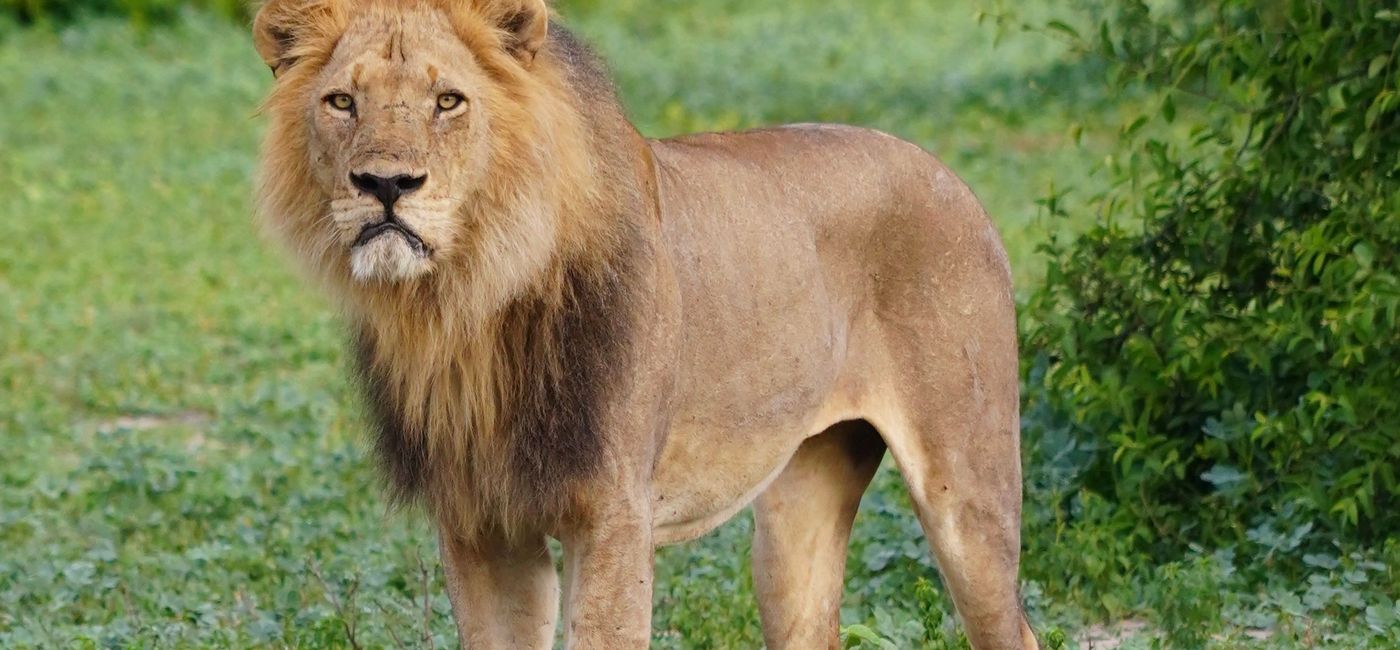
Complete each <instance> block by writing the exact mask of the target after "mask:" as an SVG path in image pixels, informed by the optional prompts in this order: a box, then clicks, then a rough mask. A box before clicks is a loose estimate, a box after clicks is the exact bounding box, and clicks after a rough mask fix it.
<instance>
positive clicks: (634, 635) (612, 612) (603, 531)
mask: <svg viewBox="0 0 1400 650" xmlns="http://www.w3.org/2000/svg"><path fill="white" fill-rule="evenodd" d="M637 501H638V503H628V504H626V505H622V506H620V507H616V508H613V509H611V510H610V511H609V512H606V513H604V514H601V516H598V517H596V518H595V519H594V521H592V522H590V523H589V524H588V525H587V526H585V527H583V528H581V529H578V530H574V531H571V532H570V534H569V535H567V536H566V537H565V539H563V540H562V541H563V543H564V594H565V599H566V604H565V613H564V621H565V627H564V639H565V642H564V647H565V648H568V649H570V650H595V649H597V650H614V649H618V650H621V649H626V648H646V647H647V646H648V645H649V643H650V641H651V590H652V559H653V549H652V534H651V531H652V526H651V519H650V503H649V501H648V500H646V499H638V500H637Z"/></svg>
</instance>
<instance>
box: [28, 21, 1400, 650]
mask: <svg viewBox="0 0 1400 650" xmlns="http://www.w3.org/2000/svg"><path fill="white" fill-rule="evenodd" d="M976 7H977V3H976V1H975V0H948V1H941V2H927V3H910V2H904V1H903V0H867V1H865V2H859V3H857V2H848V3H843V2H818V1H816V0H802V1H798V2H785V3H753V2H739V1H738V0H706V1H704V2H674V1H671V2H655V1H652V2H642V1H641V0H612V1H604V0H596V1H593V2H584V1H577V2H572V3H565V7H564V10H565V15H566V17H567V18H571V19H572V20H570V21H569V22H570V23H571V24H572V25H574V26H575V27H576V28H577V30H578V31H580V32H581V33H583V34H584V35H585V36H587V37H589V38H590V39H591V40H592V41H593V42H594V43H595V44H596V45H597V47H598V49H599V50H600V51H601V52H602V53H604V54H605V55H606V56H607V57H608V58H610V59H611V61H612V63H613V67H614V69H615V72H616V74H617V77H618V79H619V82H620V87H621V90H622V92H623V95H624V97H625V99H626V101H627V103H628V105H629V107H630V110H631V113H632V116H633V118H634V119H635V120H636V122H637V123H638V124H639V125H640V126H641V127H642V128H643V130H644V131H645V132H647V133H648V134H651V135H666V134H671V133H678V132H683V131H690V130H700V129H720V128H738V127H745V126H751V125H758V124H766V123H773V122H782V121H810V120H835V121H844V122H852V123H858V124H865V125H870V126H875V127H879V128H882V129H885V130H888V131H890V132H893V133H896V134H899V135H902V136H904V137H907V138H910V139H912V140H914V141H916V142H919V143H920V144H922V145H924V146H926V147H927V148H929V149H930V150H932V151H934V152H935V153H937V154H939V155H940V156H941V157H943V158H944V159H945V160H946V161H947V162H948V163H949V164H950V165H952V166H953V167H954V169H956V170H957V171H959V173H961V174H962V175H963V176H964V177H965V178H966V179H967V180H968V182H969V183H970V184H971V185H972V186H973V188H974V189H975V190H976V191H977V192H978V194H979V195H980V196H981V197H982V198H983V199H984V201H985V202H986V203H987V205H988V207H989V209H990V211H991V212H992V214H993V216H994V218H995V219H996V220H997V222H998V224H999V225H1000V226H1001V229H1002V232H1003V233H1004V235H1005V238H1006V240H1007V244H1008V248H1009V249H1010V251H1011V255H1012V258H1013V261H1014V264H1015V267H1016V275H1017V278H1018V279H1019V280H1020V281H1021V282H1022V283H1023V284H1024V283H1031V282H1034V281H1035V278H1036V277H1038V276H1039V274H1040V269H1039V268H1038V265H1039V262H1038V261H1037V258H1036V257H1035V256H1034V255H1033V254H1032V251H1033V248H1034V246H1035V244H1036V242H1037V241H1039V240H1040V238H1041V237H1043V236H1044V230H1043V228H1042V227H1041V226H1040V225H1038V223H1037V221H1036V218H1035V217H1036V214H1037V209H1036V206H1035V200H1036V199H1037V198H1038V197H1039V196H1041V195H1043V194H1044V193H1045V192H1046V191H1047V190H1048V189H1049V188H1050V187H1051V186H1052V183H1053V185H1054V186H1055V187H1057V188H1063V187H1065V186H1074V187H1079V188H1082V190H1083V191H1086V192H1087V191H1092V190H1093V189H1094V188H1096V187H1098V185H1099V184H1101V183H1102V182H1103V181H1101V180H1098V178H1097V177H1096V175H1095V171H1094V170H1095V164H1094V161H1095V160H1097V159H1098V158H1099V157H1101V156H1102V155H1103V154H1104V153H1105V152H1106V150H1107V149H1106V147H1108V146H1109V145H1110V144H1111V143H1112V142H1113V133H1114V129H1115V128H1116V123H1115V120H1114V116H1115V115H1116V111H1117V110H1118V109H1117V108H1116V106H1115V105H1113V104H1111V103H1109V102H1106V101H1105V100H1104V99H1103V98H1102V97H1099V96H1096V95H1095V94H1094V92H1092V90H1086V89H1087V88H1091V86H1090V85H1088V84H1086V83H1085V82H1086V80H1092V77H1093V74H1094V70H1092V69H1085V68H1084V67H1083V66H1068V65H1064V64H1061V63H1058V54H1059V51H1058V50H1057V48H1056V45H1055V42H1054V41H1052V40H1049V39H1045V38H1043V37H1038V36H1018V37H1016V38H1013V39H1010V40H1009V41H1007V42H1006V43H1004V44H1002V45H1001V46H999V47H993V42H992V41H993V37H994V32H993V30H992V29H991V28H990V27H979V26H978V25H977V24H976V22H975V20H974V11H975V9H976ZM1038 7H1040V4H1039V3H1036V4H1035V5H1034V7H1032V9H1028V10H1026V11H1028V12H1031V13H1032V14H1034V13H1035V11H1036V8H1038ZM269 82H270V79H269V76H268V75H267V72H266V68H265V67H264V66H263V65H262V64H261V62H260V61H259V60H258V58H257V56H256V55H255V54H254V53H253V50H252V48H251V45H250V44H249V39H248V37H247V35H246V33H245V32H244V31H243V30H242V29H241V28H238V27H235V26H230V25H228V24H226V23H222V22H218V21H214V20H211V19H207V18H203V17H200V16H198V15H195V16H192V17H187V18H186V19H184V20H182V21H180V22H178V23H177V24H175V25H173V26H172V27H170V28H168V29H153V30H149V31H136V30H133V29H132V28H130V27H129V26H127V25H126V24H124V23H120V22H110V21H109V22H102V21H96V22H84V23H80V24H78V25H76V26H73V27H70V28H64V29H62V30H61V31H58V32H56V33H55V32H51V31H31V32H26V31H15V30H13V29H9V30H8V31H0V116H3V118H0V197H3V199H0V223H3V224H4V225H5V231H6V236H5V241H4V242H3V243H0V646H3V647H36V646H37V647H57V646H80V647H81V646H103V647H107V646H123V647H124V646H136V647H183V646H191V645H197V646H230V647H247V646H264V645H274V646H284V645H285V646H299V647H345V646H346V645H347V644H348V640H347V639H348V636H349V634H350V633H351V631H352V630H353V635H354V637H355V639H356V640H357V641H358V642H359V643H360V644H361V645H364V646H365V647H381V646H388V645H400V644H402V645H405V646H416V645H426V643H424V641H423V639H424V637H425V636H429V637H431V643H432V644H433V645H436V646H439V647H444V646H448V645H449V644H450V643H454V642H455V634H454V632H453V631H452V626H451V622H450V619H449V616H448V607H447V601H446V598H445V595H444V594H443V591H442V586H441V579H440V574H439V573H438V569H437V561H436V557H435V551H434V546H433V541H432V536H431V534H430V532H429V531H428V529H427V527H426V525H425V524H424V522H423V521H422V518H421V517H420V516H418V514H417V513H414V512H408V513H386V511H385V507H384V500H383V499H382V498H381V493H380V490H379V486H378V484H377V481H376V478H375V474H374V471H373V469H372V467H371V463H370V462H369V460H368V459H367V458H366V457H365V455H364V445H363V444H361V443H362V423H361V419H360V415H359V410H358V407H357V406H356V397H355V394H354V392H353V390H352V389H351V387H350V386H349V385H348V383H347V381H346V373H345V370H346V364H345V360H344V358H343V355H342V343H341V339H342V331H341V328H340V325H339V324H338V321H337V320H336V318H335V316H334V314H333V313H332V310H331V308H330V307H329V306H328V305H327V304H326V302H325V301H323V300H322V299H320V298H319V297H318V296H317V295H316V294H315V293H314V292H313V291H310V290H309V289H307V288H306V286H305V284H304V283H303V282H301V281H300V280H299V279H298V278H296V277H295V276H294V274H293V273H291V272H290V270H289V268H288V265H287V264H286V263H285V262H284V261H283V260H282V259H281V258H280V257H278V256H277V255H275V254H273V253H271V252H270V247H269V246H267V245H266V244H265V243H264V242H262V241H260V239H259V237H258V235H257V233H256V232H255V229H254V227H253V225H252V220H251V217H250V213H251V209H250V206H249V204H250V201H249V197H250V195H251V192H252V189H251V183H250V174H251V171H252V168H253V166H254V160H255V149H256V145H257V138H258V133H259V131H260V128H261V122H260V121H259V120H258V119H256V118H254V117H252V114H253V112H254V110H255V107H256V105H257V103H258V101H259V99H260V97H261V95H262V93H263V92H265V90H266V88H267V86H268V84H269ZM1076 121H1079V122H1084V123H1087V124H1091V125H1093V124H1102V126H1093V127H1091V128H1088V129H1087V131H1086V136H1085V142H1086V147H1085V148H1076V147H1074V146H1073V143H1072V141H1071V139H1070V137H1069V135H1068V132H1069V129H1068V125H1069V124H1070V123H1072V122H1076ZM1087 218H1089V217H1087V216H1086V217H1083V219H1087ZM1081 223H1082V221H1081ZM1064 225H1065V224H1056V227H1061V226H1064ZM1071 225H1072V224H1071ZM1028 477H1029V478H1030V485H1031V492H1029V493H1028V495H1027V520H1028V522H1029V524H1028V528H1027V531H1026V537H1027V542H1026V544H1027V547H1028V551H1029V554H1028V556H1027V559H1026V562H1027V565H1026V568H1025V575H1026V583H1025V586H1024V591H1025V596H1026V599H1027V602H1028V606H1029V607H1030V610H1031V614H1032V617H1033V618H1034V619H1035V621H1036V622H1037V623H1038V624H1039V626H1040V627H1041V629H1042V630H1048V631H1051V632H1052V634H1051V636H1052V637H1053V636H1056V635H1062V634H1063V633H1062V632H1060V631H1059V630H1058V628H1061V627H1063V628H1064V629H1066V630H1068V632H1069V633H1070V634H1071V635H1073V634H1074V633H1075V632H1076V630H1078V629H1079V628H1080V627H1081V626H1083V625H1086V624H1088V623H1092V622H1095V621H1098V620H1102V619H1104V618H1123V617H1135V618H1144V619H1147V620H1149V621H1151V623H1152V625H1153V626H1154V628H1153V629H1165V630H1168V631H1175V630H1181V629H1186V630H1191V629H1197V630H1207V631H1208V632H1209V633H1210V634H1218V635H1220V638H1219V639H1218V640H1217V641H1216V642H1215V643H1216V645H1220V646H1222V647H1246V646H1252V647H1265V646H1270V647H1272V646H1280V645H1281V646H1284V647H1293V646H1299V647H1302V646H1308V645H1317V644H1321V645H1328V644H1332V645H1338V646H1339V647H1356V646H1359V645H1364V644H1368V643H1370V644H1375V643H1378V641H1377V640H1378V639H1379V640H1380V641H1379V642H1384V641H1385V639H1386V637H1385V636H1383V635H1384V634H1387V633H1388V634H1391V635H1392V636H1391V637H1390V640H1392V641H1393V640H1396V639H1395V637H1394V636H1393V635H1394V634H1395V630H1396V626H1395V624H1394V623H1393V620H1394V618H1395V613H1394V609H1395V608H1394V597H1395V594H1396V589H1395V586H1394V585H1395V575H1394V573H1395V570H1394V565H1395V562H1394V559H1395V558H1397V557H1400V552H1397V551H1394V550H1392V551H1391V552H1388V553H1387V554H1384V555H1381V556H1379V557H1378V558H1377V557H1372V556H1361V557H1359V558H1350V557H1348V556H1347V555H1346V554H1345V553H1342V552H1339V554H1338V555H1339V559H1333V560H1331V561H1333V562H1335V563H1336V565H1335V566H1333V565H1332V564H1329V563H1328V560H1327V558H1324V559H1322V560H1318V562H1320V563H1321V564H1319V565H1318V566H1317V567H1316V571H1315V572H1314V573H1313V574H1312V576H1311V577H1312V578H1315V579H1314V580H1313V582H1308V583H1303V582H1302V581H1301V578H1300V579H1298V580H1294V581H1291V582H1282V583H1258V582H1257V581H1255V582H1244V581H1241V580H1240V579H1238V578H1237V577H1235V573H1234V567H1235V565H1236V564H1237V563H1243V562H1245V561H1246V559H1243V558H1242V559H1239V560H1232V559H1230V558H1228V557H1226V556H1220V555H1219V554H1214V555H1213V554H1207V553H1200V554H1197V555H1194V556H1192V557H1188V558H1183V559H1182V561H1181V562H1180V563H1176V564H1172V565H1168V566H1166V567H1161V568H1154V567H1142V566H1134V565H1133V564H1132V561H1133V559H1132V558H1125V557H1122V556H1119V555H1115V554H1114V551H1113V548H1114V542H1113V539H1112V535H1111V534H1110V533H1108V532H1104V531H1098V530H1095V529H1092V528H1088V529H1085V528H1076V527H1073V526H1069V525H1066V524H1064V522H1063V517H1057V516H1056V509H1055V508H1054V506H1053V505H1051V504H1052V499H1050V494H1051V493H1050V492H1049V491H1048V488H1044V486H1045V485H1049V484H1052V483H1053V480H1051V479H1049V478H1047V477H1046V475H1045V472H1044V471H1042V470H1039V469H1037V468H1034V467H1030V468H1028ZM1092 506H1093V504H1087V505H1084V504H1081V505H1080V507H1081V508H1092ZM751 527H752V523H751V519H750V518H749V516H748V515H747V514H744V515H741V516H739V517H738V518H736V520H735V521H733V522H731V523H729V524H727V525H725V526H724V527H722V528H721V529H720V530H718V531H716V532H715V533H714V534H712V535H710V536H707V537H706V538H704V539H702V540H699V541H697V542H694V543H690V544H685V545H681V546H678V547H674V548H668V549H663V550H661V551H660V552H659V554H658V564H657V581H656V584H657V589H656V617H655V623H654V629H655V634H656V637H655V639H656V644H655V645H657V646H659V647H715V648H752V647H758V646H759V645H761V637H760V635H759V629H758V619H757V613H756V609H755V607H754V602H753V596H752V585H751V581H750V579H749V577H748V549H749V541H748V538H749V533H750V531H751ZM1084 554H1091V555H1093V556H1094V557H1099V556H1101V557H1103V558H1104V559H1103V562H1104V563H1106V565H1108V566H1109V568H1108V569H1105V571H1104V574H1105V575H1108V576H1110V577H1111V579H1108V580H1104V581H1100V582H1097V583H1093V584H1084V583H1081V582H1080V581H1078V580H1075V579H1073V577H1072V576H1064V575H1062V574H1061V573H1060V571H1059V568H1058V567H1060V566H1065V564H1064V563H1062V560H1064V559H1065V558H1066V557H1068V556H1070V555H1084ZM1248 561H1250V562H1254V561H1255V559H1252V558H1251V559H1249V560H1248ZM921 580H932V581H933V582H931V583H925V582H921ZM936 584H937V583H936V578H935V573H934V570H933V567H932V564H931V562H930V560H929V556H928V553H927V550H926V546H925V544H924V543H923V540H922V537H921V534H920V532H919V529H918V525H917V522H916V521H915V520H914V519H913V517H912V516H911V514H910V510H909V507H908V503H907V499H906V497H905V495H904V492H903V489H902V487H901V486H900V483H899V480H898V477H897V476H896V475H895V474H894V473H893V472H891V471H888V470H886V471H884V472H882V473H881V475H880V476H879V477H878V478H877V481H876V485H875V487H874V488H873V489H872V490H871V491H870V493H869V495H868V496H867V498H866V500H865V502H864V504H863V506H862V512H861V515H860V518H859V520H858V523H857V528H856V532H855V539H854V542H853V545H852V550H851V555H850V569H849V571H848V587H847V597H846V600H845V603H844V608H843V621H844V622H845V623H847V624H850V625H853V626H855V625H860V626H864V627H852V628H850V631H851V638H852V643H853V644H855V643H857V642H859V641H858V639H857V638H856V637H857V636H859V634H860V633H863V632H864V631H865V630H867V629H868V630H870V631H872V632H873V633H874V634H875V635H878V636H880V637H882V638H884V639H885V640H886V641H887V642H888V643H892V644H894V646H895V647H929V648H942V647H957V644H958V643H959V640H958V636H957V632H956V629H955V627H954V625H953V622H952V617H951V615H950V614H949V613H948V612H949V606H948V603H947V600H946V598H945V597H944V596H943V595H942V594H941V591H940V590H939V588H938V587H937V586H936ZM425 587H426V590H425ZM425 591H426V593H427V594H428V596H427V598H428V600H427V601H426V602H427V606H428V608H429V609H430V613H431V615H430V616H429V617H427V621H426V622H425V616H424V614H423V608H424V597H425ZM1348 593H1355V594H1362V595H1364V597H1363V596H1362V595H1358V596H1355V598H1351V597H1349V596H1348V595H1347V594H1348ZM1310 594H1311V595H1310ZM1349 598H1350V599H1349ZM1387 599H1388V600H1387ZM1192 603H1195V605H1191V606H1188V605H1190V604H1192ZM1358 603H1359V605H1358ZM1368 608H1369V609H1368ZM1387 616H1389V617H1390V618H1389V619H1387V618H1386V617H1387ZM1388 621H1389V622H1388ZM1250 627H1264V628H1268V629H1270V630H1273V633H1274V634H1275V636H1274V637H1273V638H1272V639H1270V640H1268V641H1258V640H1251V639H1250V638H1249V637H1247V636H1245V633H1244V631H1245V630H1246V629H1248V628H1250ZM1373 627H1374V629H1375V630H1377V631H1374V632H1372V631H1368V630H1371V629H1372V628H1373ZM1353 628H1354V629H1353ZM1387 630H1389V632H1386V631H1387ZM1329 635H1331V636H1329ZM1151 637H1152V634H1150V633H1148V634H1144V635H1142V636H1140V637H1139V638H1138V639H1137V641H1135V643H1137V644H1138V647H1145V646H1146V644H1148V643H1150V642H1151ZM865 643H867V644H869V645H873V644H874V643H875V642H872V641H867V642H865ZM1071 645H1073V643H1072V642H1071ZM1377 647H1380V646H1377Z"/></svg>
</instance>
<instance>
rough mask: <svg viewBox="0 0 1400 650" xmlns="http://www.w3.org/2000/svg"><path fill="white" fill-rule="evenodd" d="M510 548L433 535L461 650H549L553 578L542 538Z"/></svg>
mask: <svg viewBox="0 0 1400 650" xmlns="http://www.w3.org/2000/svg"><path fill="white" fill-rule="evenodd" d="M527 539H528V541H524V540H520V541H514V542H511V543H508V542H506V541H505V540H503V539H499V538H488V539H484V540H476V541H469V540H463V539H461V538H458V537H455V536H453V535H451V534H450V533H447V532H445V531H444V530H443V529H439V531H438V546H439V549H440V550H441V552H442V568H443V573H444V574H446V577H447V595H448V598H449V599H450V600H451V601H452V616H453V618H455V619H456V621H457V634H458V636H459V639H460V643H461V646H462V647H463V648H470V649H471V650H494V649H496V648H511V649H513V648H550V647H552V646H553V645H554V623H555V619H556V617H557V616H558V612H559V576H558V574H557V573H555V571H554V561H553V560H552V559H551V558H550V555H549V547H548V546H546V545H545V538H544V536H543V535H539V536H532V537H529V538H527Z"/></svg>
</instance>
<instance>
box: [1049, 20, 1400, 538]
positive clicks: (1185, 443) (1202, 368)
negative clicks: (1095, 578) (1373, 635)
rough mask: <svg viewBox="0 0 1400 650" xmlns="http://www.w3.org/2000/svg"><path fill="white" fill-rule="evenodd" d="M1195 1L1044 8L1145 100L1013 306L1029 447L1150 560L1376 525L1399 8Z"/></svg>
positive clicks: (1383, 457)
mask: <svg viewBox="0 0 1400 650" xmlns="http://www.w3.org/2000/svg"><path fill="white" fill-rule="evenodd" d="M1211 5H1212V6H1210V7H1208V8H1205V7H1202V6H1201V5H1200V4H1197V3H1189V2H1181V3H1177V4H1172V3H1158V2H1153V3H1150V6H1149V3H1144V2H1141V1H1136V0H1135V1H1130V2H1120V3H1112V7H1111V9H1110V8H1106V7H1100V9H1101V11H1100V12H1098V13H1097V14H1096V15H1097V16H1098V17H1099V22H1098V24H1096V25H1095V26H1094V30H1093V32H1094V35H1093V36H1087V37H1081V36H1079V33H1078V30H1076V29H1075V28H1074V27H1071V26H1070V25H1068V24H1065V23H1052V24H1051V26H1050V31H1052V32H1055V33H1057V34H1059V35H1062V36H1063V37H1065V38H1068V39H1070V40H1072V41H1073V42H1074V43H1076V44H1077V46H1078V48H1079V51H1080V52H1081V54H1082V55H1083V56H1098V57H1104V58H1107V59H1109V60H1111V61H1112V62H1113V66H1114V70H1115V73H1114V74H1113V75H1112V77H1111V82H1110V83H1111V84H1112V85H1113V86H1114V87H1115V89H1117V90H1120V91H1124V90H1129V89H1133V90H1135V91H1141V90H1142V89H1144V88H1146V90H1147V91H1148V92H1149V93H1157V94H1152V95H1150V96H1151V97H1156V98H1157V101H1158V102H1160V103H1155V102H1154V103H1153V104H1152V109H1151V110H1150V111H1147V112H1146V113H1145V114H1143V115H1141V116H1140V117H1137V118H1136V119H1131V120H1129V122H1128V126H1126V127H1125V128H1124V131H1123V136H1122V137H1123V139H1122V143H1121V154H1120V155H1118V156H1116V157H1114V158H1113V159H1112V160H1111V162H1110V164H1109V168H1110V171H1111V172H1112V173H1113V174H1114V177H1115V179H1116V183H1115V185H1114V189H1112V190H1110V191H1109V192H1107V193H1105V194H1103V195H1101V196H1097V197H1094V198H1093V199H1091V200H1090V201H1088V203H1089V205H1087V206H1084V209H1091V210H1093V211H1095V213H1096V214H1100V215H1102V217H1103V218H1102V221H1101V223H1100V224H1099V225H1098V226H1096V227H1094V228H1092V229H1091V230H1089V231H1088V232H1086V233H1084V234H1083V235H1081V236H1078V237H1075V238H1073V239H1071V240H1068V241H1060V240H1054V239H1052V240H1051V241H1050V242H1049V243H1048V244H1047V245H1045V246H1044V247H1043V250H1044V252H1045V253H1046V254H1047V256H1048V259H1049V260H1050V262H1049V265H1048V268H1047V271H1046V281H1045V283H1044V285H1043V286H1041V287H1040V288H1038V289H1037V290H1036V291H1035V292H1034V294H1033V295H1031V296H1030V298H1029V299H1028V300H1027V302H1026V305H1025V308H1024V309H1023V314H1024V317H1023V320H1022V332H1023V345H1024V354H1025V363H1024V366H1025V367H1026V368H1027V377H1026V380H1027V385H1028V390H1027V393H1028V397H1027V408H1026V413H1027V415H1028V427H1029V431H1030V432H1031V436H1032V437H1031V443H1030V448H1031V449H1032V450H1033V454H1034V456H1035V458H1033V459H1032V460H1031V462H1032V463H1048V464H1051V465H1055V466H1056V467H1057V468H1058V470H1057V471H1059V472H1060V474H1063V475H1067V476H1068V477H1069V478H1068V479H1065V480H1063V481H1061V482H1062V483H1063V484H1062V485H1060V486H1058V487H1059V488H1060V489H1059V493H1060V494H1063V495H1066V499H1065V504H1066V506H1065V507H1066V508H1069V509H1071V510H1072V508H1073V506H1072V504H1070V502H1071V501H1074V502H1079V501H1080V500H1082V498H1083V493H1089V494H1098V495H1103V496H1104V497H1106V498H1107V499H1108V500H1109V501H1111V502H1113V503H1114V504H1115V505H1114V508H1115V514H1114V518H1115V520H1116V521H1117V522H1118V523H1119V524H1120V525H1121V527H1122V528H1123V529H1124V530H1125V531H1126V532H1127V533H1128V535H1127V538H1129V539H1132V540H1135V542H1134V544H1135V545H1136V546H1137V547H1138V548H1139V549H1141V550H1146V551H1155V552H1158V553H1159V554H1160V555H1159V556H1160V557H1167V554H1170V553H1174V552H1179V551H1180V550H1182V549H1183V548H1184V546H1185V544H1186V543H1188V542H1202V543H1211V544H1225V545H1228V544H1234V543H1252V544H1255V545H1257V546H1259V547H1261V548H1263V550H1265V551H1270V550H1271V547H1270V546H1269V545H1270V544H1275V545H1282V546H1286V547H1288V548H1285V549H1284V550H1286V551H1296V550H1299V549H1305V548H1308V547H1310V546H1315V545H1316V543H1317V542H1315V541H1313V540H1314V539H1321V537H1322V536H1320V535H1318V533H1322V532H1327V533H1331V535H1329V536H1330V537H1336V536H1337V535H1338V534H1340V535H1344V536H1346V537H1352V538H1356V539H1359V540H1361V541H1362V542H1363V543H1364V542H1374V541H1377V540H1381V539H1384V538H1385V537H1387V536H1388V535H1391V534H1394V533H1395V532H1396V531H1397V530H1400V526H1398V525H1400V499H1397V496H1400V486H1397V481H1396V468H1397V465H1400V328H1397V315H1400V279H1397V275H1400V273H1397V271H1400V268H1397V267H1398V266H1400V264H1397V251H1400V59H1397V55H1398V54H1400V52H1397V50H1398V49H1400V46H1397V43H1400V12H1398V11H1396V10H1395V9H1394V5H1393V4H1392V3H1389V2H1380V1H1374V2H1371V1H1364V0H1287V1H1283V2H1280V1H1276V0H1225V1H1223V2H1218V3H1211ZM1044 203H1045V206H1046V207H1047V208H1048V212H1049V213H1051V214H1056V215H1063V214H1066V213H1068V212H1071V211H1075V210H1076V207H1075V206H1074V205H1073V202H1072V201H1067V200H1066V199H1065V197H1064V195H1055V196H1050V197H1048V198H1047V199H1046V200H1045V202H1044Z"/></svg>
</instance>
